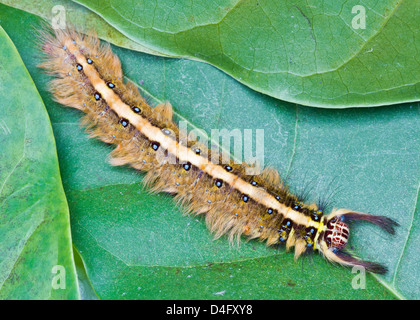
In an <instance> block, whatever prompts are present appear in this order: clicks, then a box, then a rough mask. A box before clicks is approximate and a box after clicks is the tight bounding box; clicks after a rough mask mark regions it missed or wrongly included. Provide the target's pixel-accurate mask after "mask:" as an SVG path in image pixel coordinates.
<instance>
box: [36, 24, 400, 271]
mask: <svg viewBox="0 0 420 320" xmlns="http://www.w3.org/2000/svg"><path fill="white" fill-rule="evenodd" d="M41 37H42V43H43V46H42V49H43V51H44V53H45V54H46V58H45V61H44V62H43V63H42V64H41V67H42V68H44V69H46V70H47V72H48V73H50V74H51V75H54V76H56V79H54V80H52V82H51V91H52V93H53V95H54V97H55V99H56V100H57V101H58V102H59V103H61V104H63V105H67V106H70V107H73V108H76V109H79V110H81V111H83V112H85V113H86V115H85V117H84V120H83V124H84V125H85V126H86V127H87V128H88V129H89V130H90V131H91V136H92V137H97V138H99V139H101V140H102V141H104V142H106V143H109V144H115V145H116V146H117V147H116V149H115V150H114V151H113V152H112V153H111V156H112V158H111V164H112V165H126V164H128V165H131V166H132V167H134V168H135V169H137V170H140V171H145V172H147V174H146V176H145V178H144V182H145V184H146V185H147V186H149V187H150V189H151V190H152V191H155V192H160V191H162V192H168V193H171V194H174V195H175V198H176V199H177V200H178V201H179V203H180V204H181V205H183V206H185V208H186V211H187V212H189V213H194V214H205V217H206V223H207V225H208V227H209V228H210V230H211V231H212V232H213V233H214V234H215V236H216V237H220V236H222V235H228V238H229V239H230V240H231V241H232V240H234V239H236V240H239V239H240V237H241V236H242V235H245V236H247V237H248V238H250V239H252V238H259V239H260V240H265V241H266V243H267V245H277V244H279V243H285V245H286V248H287V249H290V248H292V247H294V250H295V257H296V258H297V257H299V256H300V255H302V254H303V253H304V252H307V251H313V250H318V251H320V253H322V254H323V255H324V256H325V257H326V258H327V259H328V260H330V261H332V262H335V263H339V264H342V265H346V266H354V265H360V266H363V267H364V268H366V269H367V270H369V271H371V272H374V273H385V272H386V268H385V267H384V266H382V265H379V264H377V263H374V262H368V261H362V260H359V259H357V258H356V257H354V256H352V255H351V254H349V253H348V252H346V251H345V247H346V244H347V241H348V238H349V233H350V231H349V227H348V225H347V224H346V223H345V222H344V220H347V219H348V220H367V221H370V222H372V223H374V224H376V225H378V226H380V227H381V228H383V229H384V230H386V231H387V232H389V233H394V227H395V226H396V225H397V223H396V222H394V221H393V220H391V219H389V218H387V217H383V216H374V215H370V214H365V213H361V212H357V211H351V210H346V209H338V210H333V211H332V212H331V213H330V214H328V215H324V212H323V208H322V207H319V206H318V205H316V204H306V203H304V202H303V201H302V200H301V199H299V197H297V196H296V195H293V194H291V193H290V192H289V191H288V190H287V188H286V187H285V186H284V185H283V183H282V181H281V179H280V177H279V174H278V173H277V171H276V170H274V169H272V168H266V169H264V170H263V171H262V173H261V174H259V175H249V174H248V171H247V169H248V168H249V166H248V165H247V164H245V163H243V164H236V163H234V162H233V161H230V162H228V163H224V161H223V160H224V158H223V159H222V157H223V156H222V155H218V156H217V157H215V156H214V155H212V152H211V150H208V147H207V146H205V145H202V144H200V143H199V142H197V141H183V140H182V139H181V133H180V130H179V128H178V126H177V125H176V124H175V122H174V121H173V120H172V107H171V106H170V104H168V103H166V104H162V105H159V106H157V107H156V108H151V107H150V106H149V104H148V103H147V102H146V100H145V99H144V98H143V97H142V96H141V95H140V94H139V93H138V91H137V88H136V87H135V86H134V85H133V84H131V83H124V82H123V75H122V69H121V65H120V61H119V59H118V57H117V56H115V55H114V54H113V53H112V51H111V49H110V47H109V46H107V45H102V44H100V42H99V40H98V38H97V37H96V36H94V35H89V36H87V35H84V34H81V33H78V32H76V31H74V30H73V29H66V30H56V31H55V32H54V34H51V33H49V32H41ZM214 158H216V159H214Z"/></svg>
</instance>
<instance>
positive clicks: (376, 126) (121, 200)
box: [0, 6, 420, 299]
mask: <svg viewBox="0 0 420 320" xmlns="http://www.w3.org/2000/svg"><path fill="white" fill-rule="evenodd" d="M15 21H25V24H16V23H15ZM0 23H1V24H2V25H3V26H4V28H5V29H6V30H7V31H8V33H9V34H10V36H11V37H12V39H13V40H14V42H15V44H16V46H17V48H18V49H19V52H20V54H21V56H22V58H23V60H24V61H25V64H26V66H27V67H28V69H29V72H30V73H31V75H32V77H33V79H34V81H35V83H36V84H37V87H38V89H39V91H40V93H41V96H42V97H43V100H44V102H45V104H46V106H47V108H48V112H49V115H50V118H51V121H52V123H53V130H54V134H55V137H56V140H57V151H58V154H59V160H60V169H61V172H62V177H63V184H64V187H65V190H66V194H67V197H68V201H69V207H70V212H71V225H72V235H73V240H74V244H75V246H76V247H77V249H78V251H79V253H80V255H81V257H82V259H83V262H84V265H85V267H86V273H87V275H88V277H89V279H90V281H91V283H92V286H93V288H94V290H95V292H96V293H97V294H98V296H99V297H100V298H102V299H110V298H115V299H130V298H133V299H173V298H174V299H175V298H176V299H178V298H180V299H285V298H288V299H389V298H394V297H395V296H397V297H399V298H404V297H406V298H411V299H418V298H419V296H420V293H419V289H418V288H419V287H420V286H419V281H420V280H419V279H420V277H419V276H418V268H417V265H418V258H417V257H418V255H419V246H418V241H416V240H417V237H418V236H417V235H418V231H419V219H418V204H417V203H418V202H417V201H418V191H419V172H418V167H419V165H420V157H419V148H418V136H419V130H420V129H419V128H420V126H419V103H415V104H406V105H398V106H393V107H383V108H368V109H347V110H326V109H315V108H308V107H302V106H298V105H295V104H289V103H285V102H281V101H279V100H276V99H274V98H270V97H268V96H266V95H262V94H259V93H256V92H254V91H252V90H250V89H249V88H247V87H245V86H243V85H241V84H240V83H238V82H237V81H235V80H234V79H232V78H231V77H229V76H227V75H226V74H224V73H222V72H220V71H219V70H217V69H215V68H214V67H212V66H210V65H207V64H203V63H198V62H193V61H189V60H182V59H166V58H161V57H155V56H149V55H146V54H140V53H137V52H133V51H128V50H124V49H121V48H114V50H115V52H116V53H117V54H118V55H119V56H120V58H121V60H122V64H123V69H124V72H125V73H126V75H127V79H131V80H133V81H134V82H135V83H136V84H138V85H139V86H140V87H141V90H142V91H143V92H144V93H145V95H148V94H147V92H149V93H150V94H151V95H152V96H154V97H155V98H153V97H150V95H148V96H149V99H150V101H151V102H152V103H156V102H158V100H159V101H165V100H169V101H171V102H172V104H173V105H174V107H175V110H176V112H177V118H178V119H186V120H187V121H188V123H189V125H190V127H198V128H202V129H204V130H205V131H206V132H208V133H209V134H210V132H211V129H215V128H226V129H228V130H232V129H234V128H238V129H240V130H241V131H242V130H243V129H252V130H253V134H254V137H255V131H256V129H264V160H265V164H266V165H272V166H274V167H275V168H277V169H279V170H280V172H281V174H282V176H283V177H288V180H287V182H288V185H289V186H291V187H292V190H294V191H299V190H300V187H302V186H303V187H305V186H306V187H307V188H309V189H310V195H311V197H310V198H311V200H314V199H316V197H317V194H321V195H324V196H328V194H329V193H330V192H334V193H335V197H334V200H335V203H334V204H335V205H336V206H339V207H346V208H351V209H355V210H360V211H365V212H370V213H374V214H384V215H387V216H389V217H392V218H394V219H396V220H397V221H398V222H399V223H400V225H401V226H400V227H399V228H398V231H397V234H396V235H395V236H393V237H392V236H389V235H387V234H385V233H384V232H383V231H381V230H380V229H378V228H377V227H375V226H372V225H369V224H367V223H360V224H357V225H355V226H354V228H352V234H351V246H352V250H353V251H355V252H356V253H357V254H358V255H360V256H361V257H363V258H365V259H369V260H373V261H378V262H381V263H384V264H385V265H386V266H388V267H389V269H390V271H389V273H388V274H387V275H386V276H384V277H379V276H372V275H367V277H366V287H365V289H353V287H352V282H354V281H355V276H356V274H352V273H351V270H349V269H345V268H342V267H339V266H333V265H331V264H330V263H328V262H326V261H325V260H324V259H323V258H322V257H321V256H319V255H317V254H315V255H313V256H310V257H306V258H305V259H302V260H298V261H297V262H294V260H293V254H292V253H286V252H284V250H283V249H279V250H276V249H274V248H267V247H265V245H264V244H263V243H259V242H258V241H250V242H242V243H241V245H240V247H239V248H237V247H234V246H230V245H229V244H228V242H227V240H226V239H225V238H220V239H218V240H216V241H213V240H212V235H211V234H210V233H209V231H208V230H207V228H206V226H205V223H204V221H203V219H202V218H201V217H190V216H182V214H181V212H180V210H179V209H177V208H176V207H175V206H174V204H173V201H172V199H171V197H170V196H168V195H166V194H157V195H151V194H149V193H148V192H147V191H146V190H144V189H143V187H142V186H141V179H142V175H141V174H138V173H136V172H135V171H134V170H132V169H130V168H123V167H110V166H109V165H108V164H107V154H108V153H109V152H110V151H111V150H112V147H110V146H107V145H104V144H103V143H101V142H99V141H96V140H93V139H88V138H87V135H86V134H85V133H84V132H83V130H82V129H81V128H80V126H79V119H80V113H79V112H78V111H77V110H73V109H68V108H64V107H62V106H60V105H58V104H56V103H54V102H53V101H52V100H51V95H50V93H49V92H48V91H47V87H46V83H47V82H48V81H49V80H50V79H49V78H48V77H47V76H45V75H43V74H41V73H40V71H39V69H37V68H36V64H37V63H38V62H39V60H38V59H34V57H35V56H36V52H37V49H36V47H35V46H33V45H31V44H30V41H29V40H30V37H31V36H30V35H28V34H27V33H26V28H27V25H35V26H37V25H38V23H39V19H36V18H35V17H34V16H31V15H29V14H26V13H24V12H21V11H18V10H14V9H11V8H8V7H4V6H0ZM256 108H258V110H256ZM254 151H255V150H254ZM356 280H357V279H356Z"/></svg>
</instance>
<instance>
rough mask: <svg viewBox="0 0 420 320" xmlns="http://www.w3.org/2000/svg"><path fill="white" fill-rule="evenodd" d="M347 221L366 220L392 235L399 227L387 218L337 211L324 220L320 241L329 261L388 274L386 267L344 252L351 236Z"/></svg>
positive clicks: (319, 246) (321, 248)
mask: <svg viewBox="0 0 420 320" xmlns="http://www.w3.org/2000/svg"><path fill="white" fill-rule="evenodd" d="M345 220H366V221H369V222H372V223H374V224H376V225H378V226H379V227H381V228H382V229H384V230H385V231H387V232H388V233H391V234H394V233H395V230H394V228H395V227H396V226H398V223H396V222H395V221H394V220H392V219H390V218H387V217H383V216H374V215H371V214H366V213H362V212H357V211H349V210H345V209H339V210H335V211H333V212H332V213H331V214H330V215H328V216H325V217H324V220H323V222H324V225H325V229H324V233H323V236H322V237H321V239H320V240H319V241H318V248H319V250H320V251H321V252H322V253H323V254H324V256H325V257H326V258H327V259H328V260H330V261H332V262H336V263H340V264H342V265H347V266H361V267H364V268H365V269H366V270H368V271H370V272H373V273H379V274H384V273H386V272H387V268H386V267H384V266H382V265H380V264H378V263H375V262H370V261H363V260H359V259H357V258H356V257H353V256H352V255H351V254H349V253H348V252H346V251H344V249H345V247H346V245H347V242H348V239H349V235H350V229H349V226H348V225H347V224H346V223H345V222H344V221H345Z"/></svg>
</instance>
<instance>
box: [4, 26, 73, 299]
mask: <svg viewBox="0 0 420 320" xmlns="http://www.w3.org/2000/svg"><path fill="white" fill-rule="evenodd" d="M0 19H1V18H0ZM0 24H1V21H0ZM0 61H1V63H0V299H77V298H79V291H78V286H77V281H76V274H75V265H74V261H73V254H72V243H71V235H70V219H69V213H68V207H67V203H66V198H65V195H64V191H63V187H62V185H61V178H60V173H59V168H58V161H57V154H56V149H55V141H54V136H53V132H52V129H51V125H50V122H49V119H48V115H47V112H46V110H45V106H44V104H43V102H42V100H41V97H40V96H39V93H38V92H37V90H36V88H35V85H34V83H33V82H32V79H31V77H30V75H29V73H28V71H27V70H26V69H25V66H24V64H23V62H22V60H21V58H20V56H19V54H18V52H17V51H16V48H15V47H14V45H13V43H12V41H11V40H10V39H9V37H8V36H7V34H6V33H5V32H4V30H3V29H2V28H1V26H0Z"/></svg>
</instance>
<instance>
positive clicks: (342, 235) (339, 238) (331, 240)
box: [324, 217, 350, 251]
mask: <svg viewBox="0 0 420 320" xmlns="http://www.w3.org/2000/svg"><path fill="white" fill-rule="evenodd" d="M349 235H350V229H349V227H348V225H347V224H345V223H344V222H343V221H342V220H341V219H340V218H339V217H334V218H332V219H330V220H329V221H328V223H327V229H326V230H325V234H324V241H325V242H326V243H327V246H328V249H330V250H332V251H336V250H340V249H344V248H345V247H346V245H347V242H348V239H349Z"/></svg>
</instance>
